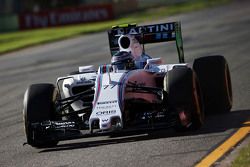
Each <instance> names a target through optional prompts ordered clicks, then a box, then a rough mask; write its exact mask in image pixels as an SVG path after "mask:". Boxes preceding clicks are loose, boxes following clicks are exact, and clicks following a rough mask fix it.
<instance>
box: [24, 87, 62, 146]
mask: <svg viewBox="0 0 250 167" xmlns="http://www.w3.org/2000/svg"><path fill="white" fill-rule="evenodd" d="M55 99H56V89H55V87H54V85H53V84H34V85H31V86H30V87H29V88H28V89H27V90H26V92H25V94H24V109H23V116H24V128H25V134H26V138H27V143H28V144H29V145H31V146H33V147H37V148H43V147H52V146H55V145H57V143H58V141H55V140H53V139H52V140H49V141H48V140H46V141H43V140H42V139H37V138H36V137H34V132H33V130H32V129H31V124H32V123H35V122H42V121H48V120H53V119H54V118H55V112H54V101H55Z"/></svg>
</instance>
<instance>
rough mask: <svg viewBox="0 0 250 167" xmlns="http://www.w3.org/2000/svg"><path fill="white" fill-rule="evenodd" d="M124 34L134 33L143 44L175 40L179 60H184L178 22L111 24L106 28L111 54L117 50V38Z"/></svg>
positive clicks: (181, 61)
mask: <svg viewBox="0 0 250 167" xmlns="http://www.w3.org/2000/svg"><path fill="white" fill-rule="evenodd" d="M126 34H130V35H134V36H135V37H136V38H137V39H138V40H139V42H140V43H141V44H143V45H144V44H148V43H158V42H169V41H176V47H177V51H178V56H179V62H180V63H184V62H185V61H184V51H183V41H182V35H181V24H180V22H170V23H161V24H152V25H144V26H137V25H136V24H124V25H119V26H113V27H112V29H110V30H108V38H109V47H110V52H111V55H112V56H113V55H114V54H115V53H117V52H118V51H119V45H118V38H119V37H120V36H121V35H126Z"/></svg>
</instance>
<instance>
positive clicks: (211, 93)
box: [193, 56, 233, 113]
mask: <svg viewBox="0 0 250 167" xmlns="http://www.w3.org/2000/svg"><path fill="white" fill-rule="evenodd" d="M193 69H194V71H195V72H196V74H197V76H198V78H199V81H200V84H201V89H202V93H203V98H204V104H205V112H206V113H225V112H229V111H230V109H231V108H232V101H233V97H232V86H231V78H230V72H229V67H228V64H227V61H226V59H225V58H224V57H223V56H207V57H201V58H198V59H195V61H194V64H193Z"/></svg>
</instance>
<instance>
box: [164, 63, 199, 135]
mask: <svg viewBox="0 0 250 167" xmlns="http://www.w3.org/2000/svg"><path fill="white" fill-rule="evenodd" d="M164 91H166V94H167V99H168V100H167V106H168V110H169V111H174V113H175V114H176V116H177V123H176V126H175V129H176V130H177V131H186V130H197V129H199V128H200V127H201V126H202V125H203V123H204V106H203V99H202V92H201V89H200V85H199V81H198V78H197V77H196V74H195V72H194V71H193V70H192V69H190V68H188V67H175V68H173V69H172V70H171V71H169V72H167V74H166V76H165V78H164ZM181 111H185V113H187V116H189V121H190V123H189V125H188V126H187V125H183V123H182V121H181V118H180V115H179V114H180V112H181Z"/></svg>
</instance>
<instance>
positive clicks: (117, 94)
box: [58, 58, 187, 130]
mask: <svg viewBox="0 0 250 167" xmlns="http://www.w3.org/2000/svg"><path fill="white" fill-rule="evenodd" d="M174 66H187V64H166V65H162V64H159V58H156V59H151V60H149V61H148V62H147V65H146V66H145V67H146V68H147V69H145V70H147V71H149V72H153V73H167V72H168V71H170V70H172V69H173V67H174ZM107 67H108V70H105V71H102V69H100V68H99V70H98V72H95V71H93V69H92V67H91V66H85V67H80V68H79V69H80V70H81V71H80V72H86V73H81V74H77V75H70V76H67V77H64V78H65V79H64V81H63V83H62V90H63V94H64V96H65V98H67V97H71V96H73V93H72V89H73V88H74V87H76V86H87V85H93V84H94V85H95V86H94V89H95V96H94V100H93V102H92V104H93V109H92V113H91V115H90V118H89V125H90V128H91V125H92V123H93V121H96V120H98V121H99V128H100V129H101V130H109V129H111V128H112V124H111V122H112V119H118V120H119V121H118V122H116V123H117V124H116V126H119V127H120V128H122V127H123V123H122V120H123V119H122V110H123V108H122V107H123V100H124V99H123V93H124V89H125V84H124V82H123V79H125V80H126V73H127V72H126V71H117V70H111V68H112V67H111V66H110V65H108V66H107ZM113 69H114V68H113ZM110 71H111V72H110ZM58 79H61V78H58ZM83 104H84V102H83V101H81V100H78V101H75V102H73V103H72V104H71V106H72V108H73V110H75V111H77V110H81V109H83Z"/></svg>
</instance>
